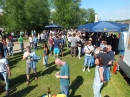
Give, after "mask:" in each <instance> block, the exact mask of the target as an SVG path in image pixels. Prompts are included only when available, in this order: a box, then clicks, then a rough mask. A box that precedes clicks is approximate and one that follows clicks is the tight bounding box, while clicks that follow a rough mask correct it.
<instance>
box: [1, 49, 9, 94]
mask: <svg viewBox="0 0 130 97" xmlns="http://www.w3.org/2000/svg"><path fill="white" fill-rule="evenodd" d="M0 74H1V75H2V76H3V78H4V81H5V84H6V86H5V90H6V95H5V96H7V95H9V79H8V76H11V72H10V67H9V65H8V61H7V59H6V58H3V57H2V52H1V51H0Z"/></svg>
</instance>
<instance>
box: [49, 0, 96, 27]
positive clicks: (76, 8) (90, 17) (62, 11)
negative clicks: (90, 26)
mask: <svg viewBox="0 0 130 97" xmlns="http://www.w3.org/2000/svg"><path fill="white" fill-rule="evenodd" d="M51 5H54V8H55V10H56V12H54V13H53V14H52V15H51V19H52V20H53V21H54V23H58V24H60V25H62V26H63V27H65V28H68V27H72V28H74V27H77V26H78V25H81V24H85V23H86V20H87V21H88V23H91V22H94V18H95V12H94V10H93V9H92V8H90V9H87V10H86V9H82V8H80V5H81V0H54V4H51Z"/></svg>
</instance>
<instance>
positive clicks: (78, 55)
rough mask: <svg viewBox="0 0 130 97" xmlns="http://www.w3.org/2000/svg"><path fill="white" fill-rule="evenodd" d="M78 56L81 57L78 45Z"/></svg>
mask: <svg viewBox="0 0 130 97" xmlns="http://www.w3.org/2000/svg"><path fill="white" fill-rule="evenodd" d="M78 56H79V58H80V57H81V47H78Z"/></svg>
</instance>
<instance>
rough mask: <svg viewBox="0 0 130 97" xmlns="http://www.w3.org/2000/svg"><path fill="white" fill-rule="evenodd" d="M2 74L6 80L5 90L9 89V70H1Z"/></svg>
mask: <svg viewBox="0 0 130 97" xmlns="http://www.w3.org/2000/svg"><path fill="white" fill-rule="evenodd" d="M0 73H1V75H2V76H3V77H4V80H5V84H6V85H5V90H6V91H7V90H8V89H9V79H8V73H7V72H0Z"/></svg>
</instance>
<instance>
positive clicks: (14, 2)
mask: <svg viewBox="0 0 130 97" xmlns="http://www.w3.org/2000/svg"><path fill="white" fill-rule="evenodd" d="M0 4H1V7H2V9H3V10H4V13H3V15H1V16H0V18H3V17H4V18H3V19H4V21H5V22H3V25H4V26H5V28H6V30H8V31H19V30H31V29H38V28H39V29H40V28H42V29H43V26H44V25H45V24H47V23H48V21H49V18H50V10H49V4H48V0H1V1H0Z"/></svg>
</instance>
